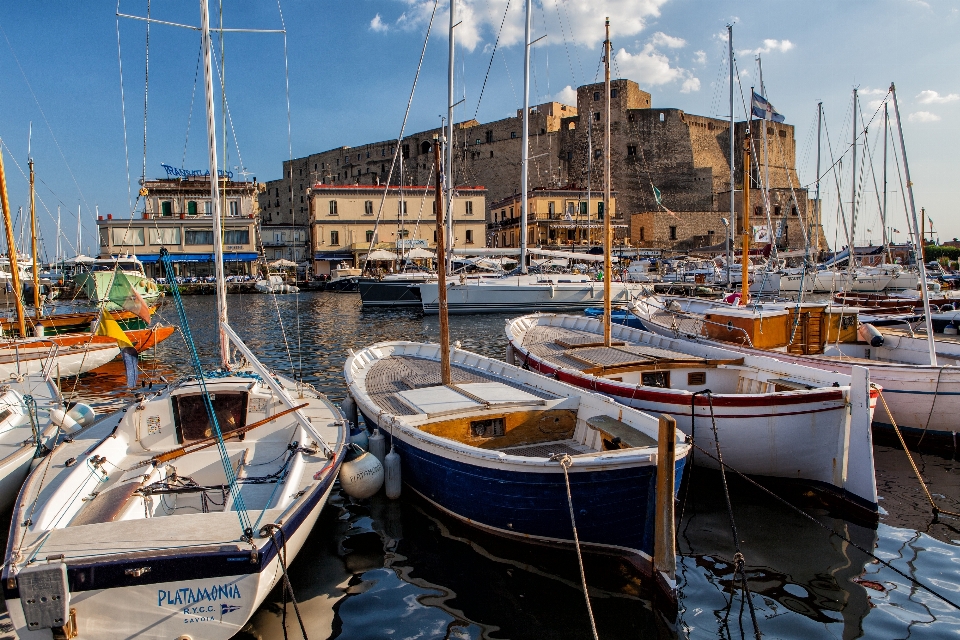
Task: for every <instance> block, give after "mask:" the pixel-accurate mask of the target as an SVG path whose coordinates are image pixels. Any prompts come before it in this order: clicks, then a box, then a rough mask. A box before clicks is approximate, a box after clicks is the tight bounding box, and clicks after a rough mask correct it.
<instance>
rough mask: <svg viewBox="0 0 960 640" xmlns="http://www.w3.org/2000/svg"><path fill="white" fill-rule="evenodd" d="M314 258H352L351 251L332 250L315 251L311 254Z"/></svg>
mask: <svg viewBox="0 0 960 640" xmlns="http://www.w3.org/2000/svg"><path fill="white" fill-rule="evenodd" d="M313 259H314V260H353V254H352V253H342V252H340V253H337V252H334V251H317V252H316V253H315V254H313Z"/></svg>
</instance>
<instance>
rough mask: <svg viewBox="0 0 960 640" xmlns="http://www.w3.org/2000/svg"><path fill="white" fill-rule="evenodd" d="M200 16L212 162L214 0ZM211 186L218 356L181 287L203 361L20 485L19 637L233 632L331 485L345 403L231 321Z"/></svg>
mask: <svg viewBox="0 0 960 640" xmlns="http://www.w3.org/2000/svg"><path fill="white" fill-rule="evenodd" d="M200 17H201V34H202V46H203V63H204V85H205V93H206V110H207V131H208V136H207V141H208V151H209V158H210V175H211V176H217V175H218V173H217V151H216V135H215V125H214V111H213V78H212V72H211V42H210V29H209V13H208V7H207V2H206V0H200ZM210 186H211V196H212V201H213V203H214V210H213V216H212V218H213V225H214V234H213V235H214V252H215V255H216V263H215V264H216V269H217V311H218V324H219V330H220V354H221V363H222V368H221V369H220V370H218V371H215V372H205V371H203V370H202V368H201V367H200V361H199V358H198V356H196V351H195V349H193V348H192V338H191V337H190V332H189V325H188V324H187V322H186V317H185V315H184V312H183V307H182V304H181V303H180V301H179V293H178V292H177V289H176V288H175V287H174V290H173V291H174V296H173V297H174V299H175V302H176V303H177V307H178V312H179V313H180V314H181V327H182V330H183V331H184V336H185V338H186V341H187V344H188V347H190V348H191V351H192V355H193V359H194V367H195V375H194V376H192V377H188V378H185V379H183V380H181V381H179V382H178V383H175V384H171V385H169V386H167V387H166V388H164V389H162V390H160V391H158V392H155V393H151V394H149V395H147V396H146V397H143V398H142V399H140V400H139V401H138V402H136V403H134V404H132V405H130V406H128V407H127V408H126V409H125V410H123V411H121V412H118V413H117V414H116V415H115V416H113V417H111V418H110V419H108V420H104V421H103V422H102V423H100V424H99V425H97V427H95V428H94V429H91V430H90V431H89V433H88V434H87V435H86V437H82V438H77V439H74V440H72V441H69V442H64V443H61V444H60V445H59V446H57V447H56V448H55V449H54V451H53V452H52V453H51V454H50V455H49V456H48V457H47V459H46V460H45V461H44V462H43V463H42V464H41V465H40V466H38V467H37V469H36V470H35V472H34V473H33V474H32V475H31V476H30V477H29V479H28V480H27V482H26V484H25V485H24V487H23V489H22V490H21V493H20V496H19V499H18V500H17V504H16V505H15V507H14V516H13V526H12V528H11V531H10V536H9V539H8V545H7V553H6V560H5V563H4V569H3V588H4V597H5V599H6V605H7V609H8V611H9V612H10V618H11V620H12V623H13V626H14V627H15V629H16V632H17V635H18V636H19V637H20V638H50V637H66V638H81V639H94V638H95V639H97V640H105V639H106V640H109V639H112V638H117V639H120V638H131V637H137V638H156V639H158V640H159V639H164V640H169V639H170V638H204V639H216V638H222V639H224V640H226V639H227V638H230V637H232V636H234V635H235V634H236V633H237V632H238V631H239V630H240V629H241V628H242V627H243V625H244V624H245V623H246V621H247V620H249V618H250V616H251V615H252V614H253V612H254V611H255V610H256V609H257V607H258V606H259V605H260V603H261V602H263V600H264V598H265V597H266V595H267V594H268V593H269V592H270V590H271V589H272V588H273V587H274V585H276V584H277V582H278V581H279V580H281V579H284V580H285V579H286V578H285V575H286V566H287V565H288V564H289V563H290V562H292V561H293V559H294V558H295V557H296V555H297V553H298V552H299V550H300V548H301V547H302V545H303V544H304V541H305V539H306V537H307V535H308V534H309V532H310V530H311V528H312V527H313V524H314V522H315V521H316V519H317V516H318V515H319V513H320V510H321V509H322V507H323V505H324V504H325V502H326V500H327V497H328V496H329V494H330V491H331V489H332V487H333V484H334V480H335V479H336V476H337V472H338V470H339V467H340V464H341V462H342V460H343V456H344V451H345V449H344V447H345V441H346V428H345V425H344V422H343V421H342V419H341V418H340V415H339V413H338V411H337V410H336V408H335V407H334V406H333V405H332V404H331V403H330V402H329V401H328V400H327V399H326V398H325V397H324V396H323V395H321V394H320V393H318V392H316V391H314V390H313V389H312V388H310V387H309V386H307V385H304V384H303V383H301V382H297V381H294V380H291V379H287V378H284V377H281V376H278V375H277V374H275V373H273V372H271V371H269V370H268V369H267V368H266V367H264V366H263V365H262V364H260V362H259V361H258V360H257V358H256V357H255V356H254V354H253V353H252V352H251V351H250V350H249V349H248V348H247V347H246V346H245V345H244V343H243V341H242V340H240V338H239V337H238V336H237V335H236V333H235V332H234V331H233V329H232V328H231V327H230V325H229V323H228V322H227V306H226V285H225V281H224V275H223V247H222V242H221V230H220V216H221V211H220V198H219V197H218V193H217V181H216V180H211V185H210ZM166 266H167V267H169V266H170V262H169V258H166ZM234 350H235V351H236V352H237V353H238V355H239V359H238V361H233V359H232V353H233V352H234ZM158 518H159V519H160V520H157V519H158Z"/></svg>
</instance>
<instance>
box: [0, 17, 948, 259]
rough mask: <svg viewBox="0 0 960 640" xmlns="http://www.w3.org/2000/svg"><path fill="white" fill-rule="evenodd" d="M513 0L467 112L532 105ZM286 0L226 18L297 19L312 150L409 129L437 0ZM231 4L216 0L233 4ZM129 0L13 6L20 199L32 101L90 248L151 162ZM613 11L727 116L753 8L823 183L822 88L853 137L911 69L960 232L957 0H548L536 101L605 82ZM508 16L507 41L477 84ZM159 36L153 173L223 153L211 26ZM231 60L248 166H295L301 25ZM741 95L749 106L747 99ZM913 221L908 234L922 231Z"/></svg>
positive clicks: (474, 45) (239, 37)
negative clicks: (206, 64) (208, 69)
mask: <svg viewBox="0 0 960 640" xmlns="http://www.w3.org/2000/svg"><path fill="white" fill-rule="evenodd" d="M197 4H198V3H197ZM197 4H195V3H192V2H183V1H178V2H172V1H170V0H152V7H151V10H152V15H153V17H155V18H158V19H163V20H170V21H175V22H182V23H189V24H199V12H198V7H197ZM506 4H507V0H489V1H480V0H461V2H460V4H459V5H458V6H460V11H461V14H462V15H461V17H462V19H463V24H462V25H461V26H460V27H458V47H457V56H458V61H457V95H458V99H459V98H464V99H465V102H464V103H463V105H462V106H461V107H459V108H458V110H457V114H456V119H457V120H463V119H467V118H471V117H474V115H476V117H477V118H478V119H479V120H480V121H487V120H494V119H499V118H503V117H506V116H508V115H511V114H514V113H515V112H516V109H517V108H518V107H519V106H520V101H521V99H522V78H523V73H522V34H523V31H522V29H523V22H522V19H523V14H522V7H523V1H522V0H511V3H510V9H509V11H508V12H507V13H506V20H505V21H504V18H503V16H504V10H505V7H506ZM441 5H442V6H441V7H440V10H439V12H438V15H437V17H436V20H435V24H434V31H433V33H432V35H431V38H430V42H429V45H428V48H427V53H426V58H425V61H424V66H423V70H422V72H421V76H420V83H419V85H418V88H417V93H416V96H415V98H414V101H413V107H412V111H411V115H410V121H409V123H408V125H407V126H408V128H407V131H408V132H414V131H418V130H422V129H425V128H429V127H432V126H435V125H436V124H437V123H438V122H439V116H440V114H441V113H443V112H444V111H445V106H444V105H445V93H446V64H447V38H446V29H447V19H448V18H447V16H448V14H447V13H446V11H447V8H446V6H445V5H444V3H441ZM280 6H281V8H282V10H283V20H284V22H283V23H282V22H281V17H280V14H279V12H278V8H277V4H276V3H275V2H254V1H253V0H224V1H223V15H224V18H223V20H224V26H227V27H253V28H263V29H277V28H280V27H281V24H285V25H286V28H287V51H288V60H289V79H290V80H289V84H290V115H291V131H292V138H291V146H292V154H293V156H294V157H297V156H301V155H305V154H307V153H311V152H315V151H320V150H325V149H329V148H333V147H337V146H341V145H356V144H362V143H365V142H371V141H377V140H384V139H390V138H395V137H396V135H397V133H398V131H399V128H400V124H401V120H402V118H403V112H404V108H405V105H406V101H407V97H408V94H409V91H410V86H411V83H412V80H413V76H414V72H415V70H416V65H417V60H418V58H419V54H420V48H421V46H422V43H423V38H424V34H425V31H426V25H427V20H428V18H429V15H430V12H431V10H432V8H433V1H432V0H359V1H357V2H352V3H345V2H336V3H334V2H317V1H307V0H284V1H282V2H281V5H280ZM218 7H219V5H218V4H217V3H216V2H213V3H212V7H211V9H212V11H213V12H214V21H216V20H217V19H218V18H217V11H218ZM120 8H121V11H123V12H126V13H131V14H138V15H145V13H146V10H147V9H146V0H122V1H121V4H120ZM114 10H115V6H114V5H113V4H111V3H109V2H100V3H93V2H76V1H74V2H62V1H61V2H54V1H49V2H42V3H37V2H27V3H4V4H3V5H2V7H0V27H2V29H3V33H2V34H0V136H2V138H3V141H4V144H5V149H4V159H5V163H6V170H7V178H8V183H9V190H10V199H11V205H12V208H13V210H14V214H16V210H17V207H18V206H24V207H25V208H26V205H27V186H26V180H25V179H24V178H23V177H22V176H21V174H20V172H19V171H18V169H17V167H16V165H15V163H14V160H16V162H18V163H20V165H21V167H23V170H24V171H26V157H27V131H28V126H29V125H28V123H29V122H31V121H32V122H33V157H34V159H35V161H36V165H37V175H38V180H39V181H42V182H39V183H38V195H39V197H40V198H41V199H42V200H43V204H39V203H38V215H39V219H40V222H41V226H42V229H43V235H44V238H45V241H46V243H47V245H48V246H49V247H51V249H50V252H51V253H52V242H53V238H54V236H55V233H54V230H55V224H54V222H53V220H54V217H55V216H56V207H57V205H58V204H59V205H61V207H62V210H63V213H62V218H63V226H64V228H65V229H67V230H68V231H66V232H65V234H66V237H67V238H68V239H69V241H70V243H73V244H75V238H76V224H77V218H76V215H77V214H76V211H77V205H78V203H79V204H80V207H81V211H82V221H83V224H84V238H85V239H84V242H83V245H84V247H83V248H84V251H87V247H88V246H89V247H90V248H91V250H96V247H95V243H94V231H95V224H94V220H95V217H94V215H95V214H94V211H95V207H97V206H99V208H100V212H101V214H107V213H111V214H114V215H115V216H123V217H126V216H127V215H128V214H129V210H130V208H129V199H128V181H127V168H126V166H127V165H126V162H127V161H126V158H127V154H128V155H129V166H130V170H129V172H130V176H131V181H132V186H131V189H132V190H131V191H130V192H129V193H132V195H133V198H135V197H136V191H137V184H136V180H137V179H138V178H139V177H140V174H141V172H142V165H143V161H144V154H143V149H144V143H143V113H144V72H145V68H144V67H145V65H144V54H145V26H144V23H142V22H138V21H132V20H121V21H120V56H119V58H118V43H117V19H116V16H115V11H114ZM605 15H609V16H610V18H611V23H612V31H613V36H612V40H613V43H614V50H615V62H616V67H615V71H618V72H619V73H618V74H615V75H620V76H624V77H628V78H630V79H632V80H635V81H637V82H639V83H640V85H641V87H642V88H644V89H645V90H647V91H650V92H651V93H652V95H653V105H654V106H664V107H678V108H682V109H684V110H687V111H689V112H691V113H695V114H700V115H716V116H725V115H726V113H727V108H726V103H727V88H726V73H727V71H726V62H725V55H726V54H725V50H726V41H725V39H724V38H723V37H722V36H721V34H722V33H723V32H724V31H725V25H726V24H728V23H730V22H732V23H733V24H734V25H735V26H734V48H735V50H736V52H737V61H738V68H739V70H740V71H741V74H742V80H741V83H742V84H743V90H744V92H745V93H746V92H749V86H750V85H752V84H758V82H757V76H758V73H757V64H756V62H755V55H756V52H758V51H759V52H760V53H761V56H762V60H763V74H764V81H765V85H766V88H767V94H768V97H769V99H770V101H771V102H772V103H773V104H774V105H775V107H776V108H777V110H778V111H780V112H781V113H782V114H784V115H785V116H786V118H787V122H788V123H790V124H793V125H795V126H796V138H797V144H798V151H797V155H798V162H799V166H800V171H801V180H802V181H804V183H806V182H809V181H812V180H813V179H814V175H813V174H814V170H813V158H814V154H815V150H814V145H813V135H814V133H815V131H814V129H815V124H816V104H817V102H818V101H823V103H824V111H825V117H826V122H827V126H828V127H829V130H830V138H831V143H832V146H833V150H834V155H835V156H837V155H839V153H842V152H843V151H844V150H846V148H847V147H848V146H849V144H850V109H851V91H852V89H853V88H854V87H859V88H860V91H861V93H862V98H863V106H862V110H863V112H864V113H865V115H866V117H867V118H868V119H869V118H870V117H871V115H872V114H873V112H874V110H875V108H876V102H877V101H879V100H881V99H882V98H883V97H884V94H885V93H886V89H887V87H888V86H889V84H890V82H891V81H894V82H896V83H897V88H898V96H899V98H900V103H901V112H902V115H903V118H904V132H905V136H906V145H907V153H908V159H909V161H910V169H911V173H912V178H913V182H914V185H915V193H916V198H917V205H918V207H920V206H922V207H925V208H926V210H927V213H928V215H929V216H930V217H931V218H932V219H933V221H934V226H935V228H936V229H937V231H938V232H939V234H940V237H941V238H943V239H950V238H952V237H954V236H960V216H958V215H957V213H958V205H957V199H956V198H955V197H951V196H952V189H953V187H954V184H955V183H954V181H955V180H956V173H957V169H958V167H960V150H958V145H957V144H956V143H955V142H953V141H956V140H957V139H958V134H960V124H958V122H960V75H958V73H957V71H956V68H957V66H956V61H957V60H958V59H960V38H958V37H957V35H956V34H957V33H958V26H960V24H958V23H960V2H958V1H957V0H873V1H862V0H844V1H842V2H828V1H823V0H819V1H818V0H814V1H812V2H796V1H793V2H786V1H777V0H767V1H766V2H753V1H739V2H731V1H727V0H717V1H714V2H703V1H699V0H538V1H537V2H535V4H534V33H535V36H536V37H539V36H541V35H544V34H546V36H547V37H546V39H545V40H543V41H541V42H540V43H538V45H537V46H536V48H535V52H534V72H533V87H532V89H531V95H532V96H533V98H532V99H533V100H534V101H535V102H540V101H545V100H548V99H562V98H563V97H564V96H565V95H569V90H566V87H568V86H569V87H576V86H577V85H578V84H584V83H588V82H592V81H594V79H595V78H596V77H597V76H596V73H597V68H598V63H599V59H600V48H601V45H600V43H601V41H602V39H603V18H604V16H605ZM501 21H503V22H504V28H503V31H502V33H501V40H500V45H499V48H498V50H497V53H496V56H495V57H494V59H493V64H492V66H491V67H490V75H489V79H488V81H487V86H486V89H485V92H484V96H483V100H482V102H481V103H480V104H479V105H478V103H477V99H478V97H479V94H480V88H481V86H482V84H483V81H484V76H485V74H486V72H487V67H488V64H489V61H490V48H491V46H492V44H493V42H494V40H495V39H496V36H497V32H498V30H499V28H500V24H501ZM149 51H150V69H149V95H148V105H147V107H148V108H147V113H148V118H147V144H146V148H147V153H146V168H147V171H146V174H147V176H148V177H159V176H161V175H162V169H161V167H160V164H161V163H168V164H172V165H176V166H179V165H181V164H183V165H184V166H185V167H187V168H200V167H204V166H205V165H206V147H205V139H204V128H203V127H204V120H203V118H204V115H203V110H202V102H198V100H199V98H200V91H201V90H202V83H198V84H197V86H196V88H197V95H196V96H195V97H194V98H193V100H192V99H191V98H192V95H193V92H194V77H195V72H196V69H197V56H198V53H199V37H198V35H197V34H196V32H194V31H189V30H184V29H177V28H173V27H167V26H162V25H154V26H153V27H151V31H150V49H149ZM225 59H226V64H225V68H226V86H227V90H226V93H227V99H228V104H229V111H230V122H232V126H231V124H230V123H229V122H228V127H227V128H228V137H229V144H228V160H227V165H228V167H230V168H235V167H240V166H243V167H246V170H247V171H249V172H250V175H251V176H256V177H257V178H258V179H259V180H268V179H273V178H277V177H279V175H280V171H281V162H282V161H283V160H284V159H286V158H287V157H288V156H289V153H290V151H289V148H288V137H287V108H286V97H285V83H284V56H283V38H282V36H280V35H276V34H230V35H228V36H227V38H226V42H225ZM119 60H122V64H123V80H124V83H123V91H124V100H123V101H121V90H120V70H119ZM217 102H218V105H217V106H218V110H219V106H220V105H219V99H218V100H217ZM191 104H192V113H191ZM738 105H739V98H738ZM122 107H125V112H126V140H127V141H126V146H125V144H124V124H123V110H124V109H123V108H122ZM737 110H738V118H741V117H742V113H741V112H740V107H739V106H738V109H737ZM188 121H189V122H190V125H189V127H188ZM877 131H879V128H878V127H876V126H874V127H872V128H871V130H870V134H869V141H870V147H871V152H873V153H875V154H876V156H875V159H876V164H875V171H876V174H877V178H878V180H879V176H880V173H879V172H880V167H879V159H880V156H879V153H880V148H881V147H880V146H879V145H878V144H877V142H876V135H875V132H877ZM234 140H235V141H234ZM238 151H239V153H238ZM824 154H828V151H827V149H826V144H824ZM849 157H850V156H849V154H848V155H847V159H849ZM827 164H828V163H827V162H826V160H825V161H824V166H826V165H827ZM844 165H845V168H846V166H848V163H847V162H845V163H844ZM891 166H892V165H891ZM848 181H849V179H847V182H848ZM867 182H868V185H869V187H868V189H867V190H866V191H865V193H864V194H863V196H862V198H863V205H862V214H861V216H860V217H858V223H857V226H858V229H860V231H858V234H857V240H858V242H863V241H866V240H867V239H871V238H872V239H873V240H874V241H879V238H880V223H879V216H878V206H877V195H876V193H875V192H874V191H873V187H872V177H871V176H870V175H869V174H868V175H867ZM831 184H832V177H831ZM890 190H891V191H892V192H895V193H891V194H890V195H889V200H890V202H891V203H897V204H891V205H890V216H891V220H890V223H889V224H890V226H894V227H896V228H897V229H899V230H900V231H901V232H905V231H906V224H905V221H904V217H903V215H904V214H903V204H902V194H901V193H900V186H899V183H898V182H897V181H896V178H894V177H893V169H891V187H890ZM842 197H843V199H844V200H849V199H850V195H849V187H846V186H845V187H844V188H843V193H842ZM824 199H825V201H824V221H825V225H826V226H827V235H828V237H829V238H830V239H831V241H832V239H833V237H834V233H835V227H836V225H835V222H834V221H835V219H836V195H835V188H833V187H832V186H831V187H829V188H827V187H825V191H824ZM48 212H49V213H48ZM868 230H869V231H868ZM896 238H898V239H900V240H903V239H905V235H904V234H903V233H901V234H900V235H899V236H896ZM68 253H72V249H71V250H68Z"/></svg>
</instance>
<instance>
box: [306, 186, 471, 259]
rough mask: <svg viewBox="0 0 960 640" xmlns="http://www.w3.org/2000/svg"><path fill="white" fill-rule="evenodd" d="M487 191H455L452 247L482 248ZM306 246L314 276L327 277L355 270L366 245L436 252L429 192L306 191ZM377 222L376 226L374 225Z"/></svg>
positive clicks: (361, 188)
mask: <svg viewBox="0 0 960 640" xmlns="http://www.w3.org/2000/svg"><path fill="white" fill-rule="evenodd" d="M486 197H487V190H486V188H485V187H458V188H457V190H456V193H455V194H454V197H453V233H454V243H453V244H454V247H458V248H480V247H485V246H486V242H485V237H484V232H485V228H486V224H485V219H484V212H485V210H486ZM307 198H308V200H309V211H310V244H311V246H312V248H313V267H314V274H315V275H324V274H328V273H330V269H331V268H336V267H337V265H338V264H339V263H341V262H346V263H348V264H350V265H351V266H359V265H360V264H361V262H362V259H363V254H365V253H367V251H368V250H369V249H370V247H371V244H372V245H373V246H374V248H380V249H389V250H391V251H395V250H396V249H397V248H398V247H403V248H408V249H409V248H413V247H422V248H429V249H433V248H436V240H437V239H436V228H437V223H436V213H435V209H434V202H435V198H436V196H435V194H434V189H433V187H422V186H420V187H418V186H409V187H403V188H402V189H401V188H400V187H395V186H394V187H390V188H389V189H388V190H387V191H386V195H384V188H383V187H376V186H371V185H329V184H316V185H314V186H313V187H312V188H310V189H308V190H307ZM378 221H379V222H378Z"/></svg>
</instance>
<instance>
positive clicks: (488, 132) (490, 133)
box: [487, 131, 493, 143]
mask: <svg viewBox="0 0 960 640" xmlns="http://www.w3.org/2000/svg"><path fill="white" fill-rule="evenodd" d="M487 142H488V143H490V142H493V131H487Z"/></svg>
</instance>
